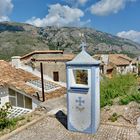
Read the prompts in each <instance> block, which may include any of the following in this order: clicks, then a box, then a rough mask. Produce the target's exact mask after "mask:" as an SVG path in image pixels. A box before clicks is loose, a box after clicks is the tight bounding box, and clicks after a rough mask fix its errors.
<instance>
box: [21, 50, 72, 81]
mask: <svg viewBox="0 0 140 140" xmlns="http://www.w3.org/2000/svg"><path fill="white" fill-rule="evenodd" d="M73 58H74V54H65V53H64V51H61V50H46V51H34V52H31V53H29V54H26V55H24V56H22V57H21V58H20V59H19V61H21V63H23V64H26V65H28V66H31V67H32V68H33V69H37V70H39V71H40V63H42V64H43V73H44V74H45V75H47V76H49V77H50V78H51V79H52V80H53V81H57V82H59V81H61V82H66V65H65V63H66V62H67V61H70V60H72V59H73Z"/></svg>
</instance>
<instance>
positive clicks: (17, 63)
mask: <svg viewBox="0 0 140 140" xmlns="http://www.w3.org/2000/svg"><path fill="white" fill-rule="evenodd" d="M20 58H21V57H20V56H13V57H12V67H15V68H20V66H21V61H20Z"/></svg>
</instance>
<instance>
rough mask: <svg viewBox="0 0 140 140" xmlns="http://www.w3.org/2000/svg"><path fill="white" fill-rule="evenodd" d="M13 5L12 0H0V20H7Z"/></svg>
mask: <svg viewBox="0 0 140 140" xmlns="http://www.w3.org/2000/svg"><path fill="white" fill-rule="evenodd" d="M13 7H14V5H13V4H12V0H0V21H7V20H9V18H8V15H9V14H10V13H11V11H12V9H13Z"/></svg>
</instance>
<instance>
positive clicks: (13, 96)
mask: <svg viewBox="0 0 140 140" xmlns="http://www.w3.org/2000/svg"><path fill="white" fill-rule="evenodd" d="M9 102H10V103H11V105H12V106H17V107H22V108H28V109H32V99H30V98H29V97H26V96H24V95H23V94H21V93H18V92H16V91H14V90H12V89H9Z"/></svg>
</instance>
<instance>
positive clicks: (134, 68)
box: [93, 54, 138, 75]
mask: <svg viewBox="0 0 140 140" xmlns="http://www.w3.org/2000/svg"><path fill="white" fill-rule="evenodd" d="M93 57H94V58H96V59H98V60H100V61H101V62H102V64H101V66H100V72H101V73H102V74H108V75H111V74H113V73H120V74H127V73H136V74H138V65H137V61H136V60H134V59H131V58H130V57H128V56H127V55H124V54H97V55H94V56H93Z"/></svg>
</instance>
